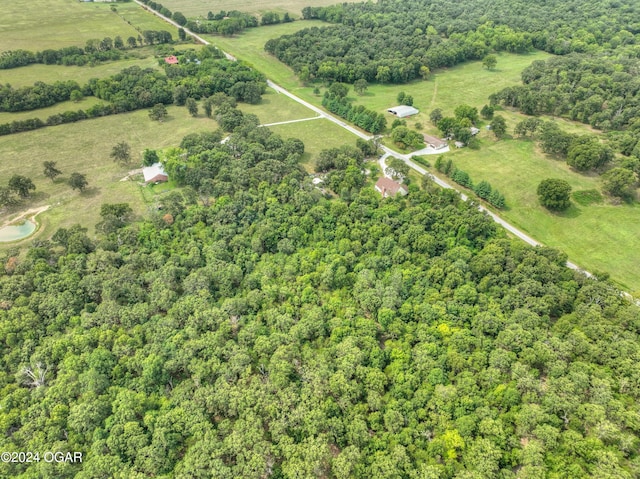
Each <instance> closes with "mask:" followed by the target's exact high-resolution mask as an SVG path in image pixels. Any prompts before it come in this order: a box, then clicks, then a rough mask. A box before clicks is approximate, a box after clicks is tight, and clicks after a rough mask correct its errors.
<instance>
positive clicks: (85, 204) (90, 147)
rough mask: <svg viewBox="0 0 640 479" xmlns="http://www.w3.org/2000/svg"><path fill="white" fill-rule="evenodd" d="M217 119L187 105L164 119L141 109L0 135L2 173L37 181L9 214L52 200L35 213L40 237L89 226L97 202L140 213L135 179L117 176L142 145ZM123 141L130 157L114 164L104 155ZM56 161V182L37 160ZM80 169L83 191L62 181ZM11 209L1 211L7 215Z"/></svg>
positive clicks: (167, 142)
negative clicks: (85, 187)
mask: <svg viewBox="0 0 640 479" xmlns="http://www.w3.org/2000/svg"><path fill="white" fill-rule="evenodd" d="M216 128H217V124H216V123H215V122H214V121H213V120H210V119H206V118H203V117H199V118H192V117H191V116H189V115H188V112H187V110H186V108H180V107H169V117H168V119H167V120H166V121H165V122H163V123H158V122H154V121H151V120H149V118H148V116H147V111H146V110H140V111H136V112H133V113H126V114H121V115H112V116H107V117H104V118H97V119H92V120H85V121H80V122H77V123H71V124H67V125H60V126H53V127H47V128H43V129H40V130H36V131H32V132H26V133H19V134H14V135H7V136H2V137H0V163H1V166H2V170H3V175H2V177H3V178H5V181H6V179H8V178H10V177H11V176H12V175H14V174H20V175H25V176H28V177H30V178H31V179H32V180H33V182H34V183H35V185H36V191H35V193H34V196H33V198H31V199H29V200H27V201H25V202H24V203H23V204H22V205H21V206H20V207H17V208H15V209H14V211H13V213H14V214H15V213H19V212H20V211H22V210H25V209H28V208H32V207H38V206H43V205H51V206H52V207H51V209H50V210H49V211H47V212H45V213H43V214H41V215H40V216H39V217H38V218H39V220H40V221H42V222H43V226H44V228H42V229H41V233H40V234H41V235H42V236H43V237H46V236H49V235H51V234H52V233H53V232H54V231H55V230H56V229H57V228H59V227H68V226H70V225H72V224H75V223H80V224H82V225H83V226H85V227H88V228H89V230H90V232H91V233H92V234H93V227H94V225H95V224H96V222H97V221H98V220H99V210H100V205H101V204H102V203H121V202H126V203H129V204H130V205H131V207H132V208H133V209H134V210H135V211H136V213H139V214H142V213H144V212H146V208H147V205H146V204H145V203H144V201H143V199H142V196H141V192H140V187H139V186H138V185H137V183H136V182H132V181H125V182H121V181H119V180H120V179H121V178H123V177H124V176H126V174H127V171H128V170H129V169H134V168H138V167H139V165H140V154H141V152H142V151H143V150H144V149H145V148H164V147H167V146H175V145H178V144H179V143H180V141H181V139H182V138H183V137H184V136H185V135H187V134H189V133H193V132H197V131H205V130H209V129H216ZM120 141H126V142H127V143H129V144H130V145H131V151H132V156H133V161H132V162H131V164H130V165H129V166H128V167H122V166H118V165H117V164H115V163H114V162H113V160H112V159H111V158H110V157H109V154H110V152H111V148H112V147H113V145H115V144H116V143H118V142H120ZM44 161H55V162H57V166H58V168H59V169H60V170H62V172H63V175H62V176H61V177H60V178H58V179H57V181H56V182H53V183H52V182H51V181H50V180H49V179H48V178H46V177H44V175H43V172H42V163H43V162H44ZM75 171H77V172H79V173H83V174H85V175H86V176H87V180H88V181H89V189H88V191H86V192H85V193H82V194H80V193H78V192H77V191H73V190H72V189H71V188H70V187H69V186H68V185H67V184H66V182H65V178H68V177H69V175H70V174H71V173H72V172H75ZM10 216H11V214H8V215H3V219H7V218H9V217H10Z"/></svg>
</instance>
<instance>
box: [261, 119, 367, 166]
mask: <svg viewBox="0 0 640 479" xmlns="http://www.w3.org/2000/svg"><path fill="white" fill-rule="evenodd" d="M269 129H270V130H272V131H273V132H275V133H277V134H279V135H280V136H282V137H283V138H298V139H299V140H302V142H303V143H304V155H302V164H303V166H304V168H305V169H306V170H307V171H308V172H309V173H312V172H313V165H314V162H315V159H316V158H317V157H318V154H319V153H320V152H321V151H322V150H326V149H327V148H333V147H338V146H342V145H351V146H355V144H356V139H357V137H356V136H355V135H354V134H352V133H349V132H348V131H347V130H345V129H344V128H341V127H339V126H338V125H336V124H335V123H332V122H330V121H329V120H325V119H324V118H322V119H319V120H309V121H303V122H299V123H288V124H285V125H275V126H270V127H269Z"/></svg>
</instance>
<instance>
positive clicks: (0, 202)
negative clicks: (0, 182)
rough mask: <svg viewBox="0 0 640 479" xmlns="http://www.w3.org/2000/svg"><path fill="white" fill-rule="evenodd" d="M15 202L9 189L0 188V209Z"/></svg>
mask: <svg viewBox="0 0 640 479" xmlns="http://www.w3.org/2000/svg"><path fill="white" fill-rule="evenodd" d="M15 202H16V200H15V197H14V196H13V194H12V192H11V189H9V188H7V187H5V186H0V208H4V207H5V206H10V205H13V204H15Z"/></svg>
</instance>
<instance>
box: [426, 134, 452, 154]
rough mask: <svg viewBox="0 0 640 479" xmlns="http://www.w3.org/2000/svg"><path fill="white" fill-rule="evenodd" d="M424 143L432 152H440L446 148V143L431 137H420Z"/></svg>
mask: <svg viewBox="0 0 640 479" xmlns="http://www.w3.org/2000/svg"><path fill="white" fill-rule="evenodd" d="M422 136H423V138H424V142H425V143H426V144H427V145H428V146H430V147H431V148H433V149H434V150H440V149H442V148H444V147H445V146H447V142H446V141H444V140H441V139H440V138H436V137H435V136H431V135H422Z"/></svg>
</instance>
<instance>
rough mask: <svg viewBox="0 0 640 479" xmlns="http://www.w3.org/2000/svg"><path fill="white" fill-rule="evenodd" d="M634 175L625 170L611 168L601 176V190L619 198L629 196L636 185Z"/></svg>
mask: <svg viewBox="0 0 640 479" xmlns="http://www.w3.org/2000/svg"><path fill="white" fill-rule="evenodd" d="M636 181H637V177H636V174H635V173H634V172H633V171H631V170H628V169H626V168H612V169H610V170H609V171H607V172H606V173H605V174H604V175H602V189H603V190H604V191H605V192H606V193H608V194H610V195H612V196H619V197H621V198H624V197H628V196H631V195H632V193H633V186H634V185H635V184H636Z"/></svg>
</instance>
